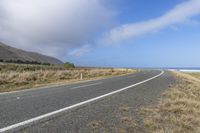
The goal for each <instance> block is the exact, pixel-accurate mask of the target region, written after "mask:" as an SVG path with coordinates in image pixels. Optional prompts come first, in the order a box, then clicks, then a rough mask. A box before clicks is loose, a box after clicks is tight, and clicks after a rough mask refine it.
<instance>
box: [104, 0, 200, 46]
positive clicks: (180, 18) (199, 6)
mask: <svg viewBox="0 0 200 133" xmlns="http://www.w3.org/2000/svg"><path fill="white" fill-rule="evenodd" d="M199 14H200V0H188V1H186V2H183V3H181V4H179V5H177V6H176V7H175V8H173V9H172V10H170V11H169V12H167V13H166V14H164V15H163V16H161V17H158V18H155V19H151V20H148V21H144V22H140V23H132V24H125V25H122V26H119V27H117V28H114V29H112V30H110V31H109V32H106V33H105V35H104V37H103V39H102V40H103V41H102V42H104V43H108V44H113V43H119V42H120V41H123V40H129V39H134V38H136V37H139V36H141V35H144V34H147V33H150V32H154V31H158V30H161V29H163V28H166V27H168V26H171V25H174V24H179V23H182V22H185V21H188V20H189V19H191V18H192V17H194V16H196V15H199Z"/></svg>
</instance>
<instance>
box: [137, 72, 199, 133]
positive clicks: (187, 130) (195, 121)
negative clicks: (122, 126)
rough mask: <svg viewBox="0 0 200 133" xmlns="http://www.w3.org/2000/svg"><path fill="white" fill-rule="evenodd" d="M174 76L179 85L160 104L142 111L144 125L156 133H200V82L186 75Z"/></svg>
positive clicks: (165, 94) (166, 94)
mask: <svg viewBox="0 0 200 133" xmlns="http://www.w3.org/2000/svg"><path fill="white" fill-rule="evenodd" d="M174 75H175V76H176V78H177V84H176V85H174V86H170V89H168V90H167V91H166V92H165V93H164V94H163V98H162V100H161V101H160V103H159V104H158V105H157V106H156V107H149V108H142V109H141V115H142V116H143V118H144V125H145V127H146V128H147V130H150V131H151V132H154V133H200V81H199V79H197V78H195V77H193V76H191V75H188V74H184V73H174Z"/></svg>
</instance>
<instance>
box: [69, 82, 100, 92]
mask: <svg viewBox="0 0 200 133" xmlns="http://www.w3.org/2000/svg"><path fill="white" fill-rule="evenodd" d="M102 83H103V82H98V83H94V84H88V85H82V86H76V87H73V88H70V89H71V90H74V89H79V88H84V87H89V86H95V85H100V84H102Z"/></svg>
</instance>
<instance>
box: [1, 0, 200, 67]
mask: <svg viewBox="0 0 200 133" xmlns="http://www.w3.org/2000/svg"><path fill="white" fill-rule="evenodd" d="M9 1H11V0H3V1H2V2H0V7H1V6H2V7H3V8H2V9H4V10H2V11H1V12H3V13H2V14H1V13H0V17H1V16H4V13H5V14H6V13H7V14H8V13H10V15H9V16H10V17H9V18H6V17H4V19H5V20H6V22H8V21H9V20H10V21H11V20H12V21H13V20H15V22H16V23H14V24H13V23H11V24H9V25H8V24H5V23H3V21H2V23H1V22H0V31H1V32H2V33H4V34H2V36H1V37H0V41H3V42H5V43H7V44H10V45H11V46H15V47H18V48H22V49H25V50H30V51H35V52H40V53H43V54H47V55H51V56H55V57H58V58H60V59H61V60H63V61H70V62H73V63H75V64H76V65H80V66H100V67H200V62H199V59H200V52H199V51H200V44H199V42H200V1H199V0H167V1H163V0H151V1H147V0H95V1H92V2H91V0H74V2H70V1H69V2H64V0H58V2H55V3H50V4H49V5H45V6H47V7H48V8H47V9H48V10H44V9H41V10H40V9H39V7H38V3H40V2H41V1H39V0H35V1H34V2H32V3H31V2H25V0H16V1H17V2H18V5H19V7H20V9H21V10H19V8H18V7H16V6H13V5H12V4H11V3H9ZM30 1H32V0H30ZM37 1H38V3H37ZM42 1H43V2H44V3H45V1H46V0H42ZM20 2H21V3H20ZM25 3H26V4H25ZM51 4H52V5H51ZM65 4H66V5H65ZM54 5H57V6H54ZM67 5H70V7H69V8H67ZM29 6H30V8H31V9H32V10H29V11H26V12H27V13H26V14H22V15H19V13H21V12H25V10H27V7H29ZM62 6H63V8H62ZM23 7H25V8H23ZM41 7H42V6H41ZM66 8H67V9H66ZM61 9H62V10H61ZM36 10H37V11H38V10H39V11H40V12H36ZM79 10H80V11H79ZM52 12H53V13H54V12H56V13H55V15H56V17H52V16H53V15H52ZM17 13H18V14H17ZM37 13H39V14H42V15H41V17H39V18H38V15H37ZM31 15H32V16H31ZM27 16H31V18H28V17H27ZM49 16H51V17H49ZM41 18H42V19H41ZM43 18H45V19H44V20H43ZM55 18H56V19H57V21H54V20H55ZM2 20H3V19H2ZM45 20H46V21H47V20H52V21H51V22H50V24H49V23H46V21H45ZM29 21H30V22H32V23H33V24H32V25H30V24H29V23H28V22H29ZM43 21H44V22H43ZM43 23H44V24H43ZM24 25H25V28H24V29H23V28H22V29H23V30H21V29H18V27H20V26H24ZM26 25H27V27H26ZM38 25H39V26H38ZM14 26H16V27H17V28H16V27H15V28H13V27H14ZM54 26H55V27H54ZM11 27H12V28H11ZM32 27H33V28H32ZM49 27H51V28H49ZM52 27H53V28H52ZM1 29H2V30H1ZM16 29H17V30H16ZM41 29H42V30H41ZM16 31H17V34H14V33H15V32H16ZM19 33H20V34H19ZM30 33H31V34H30ZM38 35H40V36H38ZM8 36H9V37H8Z"/></svg>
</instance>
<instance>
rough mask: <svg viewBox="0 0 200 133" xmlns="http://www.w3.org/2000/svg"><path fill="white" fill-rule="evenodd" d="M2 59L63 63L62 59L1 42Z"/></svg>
mask: <svg viewBox="0 0 200 133" xmlns="http://www.w3.org/2000/svg"><path fill="white" fill-rule="evenodd" d="M0 61H4V62H18V63H32V64H38V63H42V64H63V62H62V61H60V60H58V59H56V58H54V57H50V56H46V55H42V54H39V53H35V52H28V51H24V50H21V49H17V48H14V47H10V46H8V45H6V44H3V43H1V42H0Z"/></svg>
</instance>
